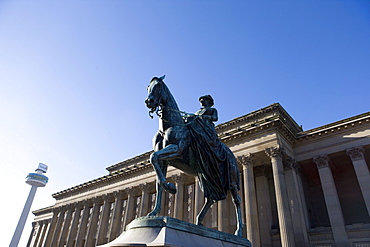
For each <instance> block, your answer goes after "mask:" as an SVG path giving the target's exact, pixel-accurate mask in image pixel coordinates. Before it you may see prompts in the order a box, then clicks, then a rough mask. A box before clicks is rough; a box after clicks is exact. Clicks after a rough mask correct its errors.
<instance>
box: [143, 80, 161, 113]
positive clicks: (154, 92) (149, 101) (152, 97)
mask: <svg viewBox="0 0 370 247" xmlns="http://www.w3.org/2000/svg"><path fill="white" fill-rule="evenodd" d="M163 79H164V76H162V77H159V78H158V77H153V79H152V80H151V81H150V84H149V86H148V97H147V98H146V99H145V104H146V106H147V107H148V108H150V109H151V112H154V111H155V109H156V108H157V107H158V106H159V104H160V103H161V99H162V96H163V95H162V94H163V88H164V82H163Z"/></svg>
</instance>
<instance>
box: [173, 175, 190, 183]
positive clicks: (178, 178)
mask: <svg viewBox="0 0 370 247" xmlns="http://www.w3.org/2000/svg"><path fill="white" fill-rule="evenodd" d="M186 178H187V176H186V175H185V174H184V173H180V174H176V175H173V176H172V179H173V180H174V181H175V182H176V183H177V184H179V185H183V184H184V183H185V181H186Z"/></svg>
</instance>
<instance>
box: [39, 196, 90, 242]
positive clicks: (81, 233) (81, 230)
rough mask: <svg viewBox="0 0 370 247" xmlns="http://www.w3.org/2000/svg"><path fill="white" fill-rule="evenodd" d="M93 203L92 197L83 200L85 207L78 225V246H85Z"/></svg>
mask: <svg viewBox="0 0 370 247" xmlns="http://www.w3.org/2000/svg"><path fill="white" fill-rule="evenodd" d="M92 204H93V202H92V200H91V199H90V200H85V201H83V205H84V208H83V212H82V217H81V222H80V225H79V227H78V232H77V239H76V246H84V241H85V239H86V231H87V221H88V220H89V217H90V209H91V207H92ZM46 246H48V245H46Z"/></svg>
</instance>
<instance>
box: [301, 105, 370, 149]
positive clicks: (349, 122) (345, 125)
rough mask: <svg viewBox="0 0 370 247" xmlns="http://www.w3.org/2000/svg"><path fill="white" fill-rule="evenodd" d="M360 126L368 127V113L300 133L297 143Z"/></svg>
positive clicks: (369, 117) (369, 122) (369, 121)
mask: <svg viewBox="0 0 370 247" xmlns="http://www.w3.org/2000/svg"><path fill="white" fill-rule="evenodd" d="M360 125H370V112H367V113H363V114H360V115H357V116H354V117H350V118H346V119H343V120H340V121H337V122H334V123H330V124H327V125H324V126H320V127H318V128H314V129H311V130H307V131H302V132H300V133H298V137H297V141H299V142H302V141H306V140H309V139H313V138H317V137H325V136H328V135H330V134H334V133H338V132H340V131H344V130H349V129H351V128H357V127H358V126H360Z"/></svg>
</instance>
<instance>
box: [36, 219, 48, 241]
mask: <svg viewBox="0 0 370 247" xmlns="http://www.w3.org/2000/svg"><path fill="white" fill-rule="evenodd" d="M48 227H49V220H44V221H43V224H42V232H41V236H40V238H39V240H38V241H37V243H36V245H35V247H42V246H44V245H43V243H44V242H45V235H46V232H47V229H48Z"/></svg>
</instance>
